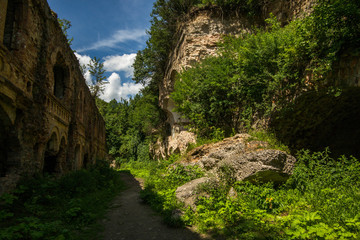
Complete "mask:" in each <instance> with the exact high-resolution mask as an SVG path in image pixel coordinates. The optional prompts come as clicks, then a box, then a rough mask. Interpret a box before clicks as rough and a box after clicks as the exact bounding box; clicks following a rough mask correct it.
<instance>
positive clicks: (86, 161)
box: [83, 153, 89, 168]
mask: <svg viewBox="0 0 360 240" xmlns="http://www.w3.org/2000/svg"><path fill="white" fill-rule="evenodd" d="M83 166H84V168H88V166H89V154H87V153H86V154H85V155H84V161H83Z"/></svg>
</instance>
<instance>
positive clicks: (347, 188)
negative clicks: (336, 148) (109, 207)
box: [128, 150, 360, 240]
mask: <svg viewBox="0 0 360 240" xmlns="http://www.w3.org/2000/svg"><path fill="white" fill-rule="evenodd" d="M297 160H298V162H297V164H296V168H295V170H294V173H293V175H292V176H291V177H290V179H289V180H288V181H287V182H286V183H285V184H284V185H282V186H274V185H272V184H271V183H268V184H252V183H249V182H236V183H234V184H231V185H228V184H227V183H223V184H217V185H216V186H214V185H211V184H209V185H207V186H203V187H202V189H201V190H202V191H204V192H205V193H206V194H204V195H203V196H204V197H201V198H199V200H198V202H197V204H196V210H192V209H190V208H184V206H183V205H182V204H181V203H179V202H177V201H176V198H175V190H176V188H177V187H178V186H181V185H182V184H184V183H186V182H188V181H190V180H191V179H194V178H198V177H201V176H202V175H203V173H201V171H199V169H192V168H186V167H177V168H174V166H173V165H169V164H166V163H161V164H159V163H156V162H153V163H152V168H151V169H152V170H151V171H150V172H148V173H149V175H147V177H146V188H145V190H144V191H143V193H142V196H143V199H144V200H146V201H147V202H148V203H149V204H150V205H151V206H152V207H153V208H154V209H155V210H157V211H158V212H160V213H162V214H163V216H164V219H165V221H166V222H167V223H169V224H170V225H176V226H179V225H192V226H196V227H197V229H199V231H201V232H207V233H211V234H213V235H221V236H223V237H225V238H226V239H304V240H305V239H324V240H325V239H328V240H330V239H333V240H336V239H359V237H360V214H359V213H360V163H359V161H358V160H357V159H355V158H353V157H344V156H342V157H341V158H338V159H333V158H332V157H330V153H329V151H328V150H325V151H323V152H315V153H311V152H309V151H301V152H299V154H298V156H297ZM141 165H142V164H141V162H138V163H137V165H136V166H137V170H136V171H138V172H141V171H143V173H144V172H145V171H148V169H146V170H141ZM128 166H129V165H128ZM144 166H145V167H148V165H144ZM130 168H131V167H130ZM230 188H233V189H234V190H235V192H236V196H234V197H229V196H228V192H229V190H230ZM175 209H180V210H182V211H183V212H184V215H183V216H182V217H181V219H172V217H171V213H172V212H173V211H174V210H175Z"/></svg>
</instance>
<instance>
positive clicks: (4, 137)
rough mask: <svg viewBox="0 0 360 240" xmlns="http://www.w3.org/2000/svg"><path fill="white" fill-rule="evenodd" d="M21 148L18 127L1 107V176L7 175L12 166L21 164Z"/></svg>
mask: <svg viewBox="0 0 360 240" xmlns="http://www.w3.org/2000/svg"><path fill="white" fill-rule="evenodd" d="M19 148H20V143H19V140H18V138H17V131H16V128H15V126H14V125H13V124H12V122H11V120H10V118H9V116H8V115H7V113H6V112H5V111H4V110H3V109H2V107H0V177H5V176H6V175H7V173H8V172H9V170H10V169H11V168H13V167H19V166H20V160H19V158H18V156H19V152H20V151H19Z"/></svg>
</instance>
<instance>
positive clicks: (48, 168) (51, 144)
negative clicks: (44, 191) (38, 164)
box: [43, 132, 59, 174]
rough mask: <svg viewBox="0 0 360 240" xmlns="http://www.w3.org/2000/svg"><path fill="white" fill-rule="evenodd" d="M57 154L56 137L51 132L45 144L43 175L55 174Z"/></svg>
mask: <svg viewBox="0 0 360 240" xmlns="http://www.w3.org/2000/svg"><path fill="white" fill-rule="evenodd" d="M58 153H59V143H58V137H57V135H56V133H55V132H53V133H52V135H51V137H50V139H49V141H48V142H47V144H46V149H45V157H44V165H43V172H44V173H48V174H54V173H56V172H57V170H58V169H57V168H58V161H57V160H58Z"/></svg>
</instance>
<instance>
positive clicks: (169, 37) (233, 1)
mask: <svg viewBox="0 0 360 240" xmlns="http://www.w3.org/2000/svg"><path fill="white" fill-rule="evenodd" d="M264 4H265V1H264V0H247V1H243V0H157V1H156V2H155V3H154V6H153V11H152V13H151V17H152V19H151V21H150V23H151V27H150V30H149V31H148V34H149V40H148V41H147V43H146V48H145V49H143V50H141V51H139V52H138V54H137V56H136V59H135V62H134V65H133V67H134V80H135V81H136V82H139V83H143V84H145V83H146V84H148V86H149V87H150V88H151V89H152V91H153V93H155V94H158V84H159V83H160V82H161V81H162V79H163V78H164V74H165V71H166V66H167V61H168V56H169V54H170V52H171V50H172V48H173V46H174V44H175V41H177V40H178V39H177V37H178V36H177V34H176V30H177V26H178V21H179V20H181V19H182V18H183V17H184V16H185V15H186V14H188V13H189V12H190V10H191V9H192V8H193V7H195V6H200V7H201V6H204V5H217V6H219V7H221V8H222V10H223V11H227V12H235V11H236V12H242V13H246V14H248V15H256V14H258V13H260V12H261V11H260V9H261V6H263V5H264Z"/></svg>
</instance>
